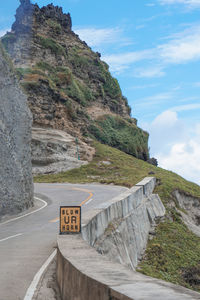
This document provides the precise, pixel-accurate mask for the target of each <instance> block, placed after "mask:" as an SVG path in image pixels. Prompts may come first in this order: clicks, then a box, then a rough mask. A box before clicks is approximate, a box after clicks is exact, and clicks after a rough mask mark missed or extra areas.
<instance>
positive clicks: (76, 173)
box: [35, 143, 200, 291]
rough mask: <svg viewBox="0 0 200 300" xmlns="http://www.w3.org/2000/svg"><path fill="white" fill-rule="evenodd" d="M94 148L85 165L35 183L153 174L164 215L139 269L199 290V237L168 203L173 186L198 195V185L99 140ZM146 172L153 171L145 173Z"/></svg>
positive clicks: (127, 181)
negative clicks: (162, 204) (92, 155)
mask: <svg viewBox="0 0 200 300" xmlns="http://www.w3.org/2000/svg"><path fill="white" fill-rule="evenodd" d="M95 147H96V155H95V158H94V160H93V161H92V162H91V163H90V164H88V165H87V166H82V167H81V168H80V169H74V170H71V171H68V172H65V173H60V174H56V175H43V176H37V177H35V182H71V183H78V182H81V183H86V182H100V183H106V184H109V183H114V184H117V185H124V186H128V187H131V186H133V185H134V184H135V183H137V182H139V181H140V180H141V179H143V178H144V177H145V176H155V177H156V178H157V180H158V182H159V185H158V186H157V187H156V190H155V192H156V193H158V194H159V195H160V197H161V199H162V201H163V203H164V204H165V206H166V208H167V217H166V218H165V221H164V222H162V223H161V224H159V225H158V227H157V229H156V235H155V237H154V239H153V240H151V241H149V243H148V247H147V250H146V254H145V257H144V260H143V261H142V263H141V264H140V266H139V271H140V272H142V273H144V274H147V275H150V276H153V277H157V278H161V279H164V280H167V281H171V282H174V283H177V284H180V285H183V286H186V287H189V288H193V289H195V290H198V291H200V238H198V237H196V236H195V235H194V234H193V233H192V232H190V231H189V230H188V229H187V227H186V226H185V225H184V224H183V223H182V221H181V219H180V216H179V214H178V213H177V212H176V210H175V208H174V207H173V206H172V205H171V204H172V203H174V204H175V202H174V198H173V196H172V192H173V191H174V190H175V189H179V190H183V191H185V192H186V193H190V194H191V195H193V196H196V197H200V187H199V186H198V185H196V184H194V183H192V182H188V181H186V180H185V179H183V178H182V177H180V176H178V175H177V174H175V173H173V172H170V171H166V170H164V169H161V168H158V167H155V166H153V165H150V164H148V163H146V162H144V161H142V160H138V159H136V158H135V157H133V156H130V155H127V154H125V153H123V152H121V151H119V150H117V149H114V148H111V147H108V146H105V145H102V144H99V143H95ZM104 161H109V162H110V164H109V165H108V164H105V163H103V162H104ZM149 172H150V174H151V173H152V172H153V173H154V174H152V175H149ZM169 204H170V205H169ZM175 205H176V204H175ZM187 277H188V279H187Z"/></svg>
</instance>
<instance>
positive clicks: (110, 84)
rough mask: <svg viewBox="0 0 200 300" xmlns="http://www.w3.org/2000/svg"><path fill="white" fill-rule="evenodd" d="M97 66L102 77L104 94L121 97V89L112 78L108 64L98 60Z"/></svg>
mask: <svg viewBox="0 0 200 300" xmlns="http://www.w3.org/2000/svg"><path fill="white" fill-rule="evenodd" d="M97 65H98V68H99V70H100V72H101V74H102V77H103V79H104V84H103V88H104V91H105V93H106V94H108V95H109V96H110V97H111V98H113V99H115V98H121V97H122V91H121V88H120V86H119V83H118V81H117V79H116V78H113V77H112V76H111V74H110V72H109V70H108V65H107V64H106V63H102V62H100V61H99V62H98V63H97Z"/></svg>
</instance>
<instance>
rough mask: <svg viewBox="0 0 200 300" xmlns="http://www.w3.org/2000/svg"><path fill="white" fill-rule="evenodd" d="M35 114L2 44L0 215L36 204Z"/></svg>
mask: <svg viewBox="0 0 200 300" xmlns="http://www.w3.org/2000/svg"><path fill="white" fill-rule="evenodd" d="M31 124H32V118H31V113H30V111H29V109H28V106H27V99H26V96H25V95H24V94H23V93H22V91H21V90H20V88H19V84H18V82H17V80H16V77H15V75H14V70H13V69H12V64H11V62H10V60H9V58H8V57H7V55H6V54H5V52H4V50H3V48H2V46H1V44H0V157H1V163H0V217H1V216H2V215H5V214H13V213H17V212H20V211H22V210H24V209H27V208H29V207H30V206H32V205H33V183H32V172H31V150H30V143H31Z"/></svg>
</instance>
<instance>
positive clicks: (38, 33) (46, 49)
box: [2, 0, 148, 160]
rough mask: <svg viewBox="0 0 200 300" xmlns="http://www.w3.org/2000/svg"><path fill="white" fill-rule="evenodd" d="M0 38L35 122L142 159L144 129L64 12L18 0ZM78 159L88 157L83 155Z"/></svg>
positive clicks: (105, 67) (145, 144) (144, 155)
mask: <svg viewBox="0 0 200 300" xmlns="http://www.w3.org/2000/svg"><path fill="white" fill-rule="evenodd" d="M2 43H3V45H4V47H5V48H6V50H7V51H8V53H9V54H10V56H11V58H12V60H13V62H14V65H15V67H16V68H17V71H18V75H19V78H20V81H21V85H22V86H23V88H24V90H25V92H26V94H27V96H28V103H29V107H30V109H31V111H32V114H33V125H34V126H35V127H42V128H44V127H45V128H52V129H56V130H63V131H64V132H66V133H67V134H70V135H71V136H73V137H74V138H76V137H78V138H79V140H82V141H83V142H84V139H85V137H86V138H87V137H88V136H89V137H92V138H96V139H97V140H99V141H100V142H103V143H105V144H108V145H110V146H114V147H116V148H119V149H120V150H122V151H125V152H126V153H129V154H131V155H134V156H136V157H138V158H141V159H144V160H147V159H148V133H147V132H144V131H143V130H141V129H140V128H138V127H137V124H136V121H135V119H132V118H131V117H130V107H129V105H128V102H127V99H126V98H125V97H123V96H122V92H121V89H120V86H119V84H118V82H117V80H116V79H115V78H113V77H112V76H111V74H110V72H109V68H108V65H107V64H106V63H105V62H103V61H101V59H100V54H99V53H95V52H93V51H92V50H91V49H90V48H89V47H88V46H87V44H86V43H85V42H83V41H81V40H80V39H79V37H78V36H77V35H76V34H75V33H74V32H73V31H72V21H71V17H70V15H69V14H65V13H63V12H62V9H61V8H60V7H58V6H53V5H52V4H50V5H47V6H46V7H42V8H39V6H38V5H37V4H31V3H30V1H29V0H21V5H20V6H19V8H18V9H17V12H16V21H15V23H14V24H13V26H12V30H11V32H9V33H7V34H6V35H5V36H4V37H3V38H2ZM96 108H97V110H98V112H97V113H96ZM116 130H117V131H119V133H117V134H116ZM124 139H125V140H124ZM89 151H90V149H89V148H88V151H86V153H88V152H89ZM82 153H84V151H82ZM81 155H82V154H81ZM81 159H83V160H88V158H87V156H85V155H84V154H83V155H82V156H81Z"/></svg>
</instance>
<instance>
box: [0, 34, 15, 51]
mask: <svg viewBox="0 0 200 300" xmlns="http://www.w3.org/2000/svg"><path fill="white" fill-rule="evenodd" d="M15 41H16V36H15V34H14V33H11V32H9V33H7V34H5V35H4V36H3V37H2V38H1V42H2V44H3V46H4V47H5V49H6V50H8V46H9V44H10V43H12V42H15Z"/></svg>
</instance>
